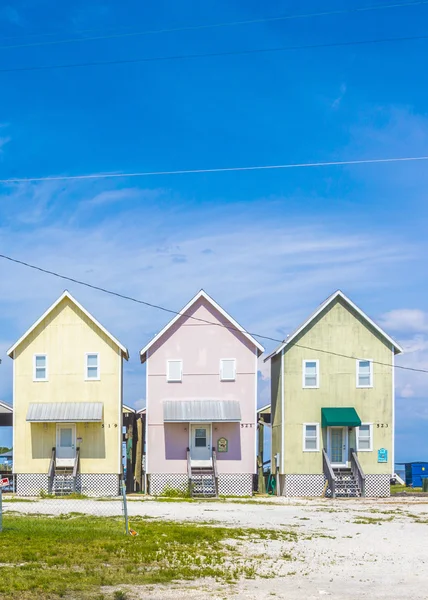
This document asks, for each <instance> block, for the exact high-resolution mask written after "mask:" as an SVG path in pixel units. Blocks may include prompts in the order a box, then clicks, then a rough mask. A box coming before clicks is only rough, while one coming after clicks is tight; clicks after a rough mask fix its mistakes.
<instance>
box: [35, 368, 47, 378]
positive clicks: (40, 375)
mask: <svg viewBox="0 0 428 600" xmlns="http://www.w3.org/2000/svg"><path fill="white" fill-rule="evenodd" d="M36 379H46V369H45V367H42V368H40V367H39V368H37V367H36Z"/></svg>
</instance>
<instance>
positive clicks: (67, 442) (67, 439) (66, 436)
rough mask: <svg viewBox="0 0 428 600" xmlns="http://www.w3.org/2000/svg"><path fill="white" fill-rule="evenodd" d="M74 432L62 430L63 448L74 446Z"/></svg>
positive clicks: (60, 433)
mask: <svg viewBox="0 0 428 600" xmlns="http://www.w3.org/2000/svg"><path fill="white" fill-rule="evenodd" d="M72 437H73V435H72V430H71V429H60V432H59V445H60V446H61V447H62V448H71V446H72Z"/></svg>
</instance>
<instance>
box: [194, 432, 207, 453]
mask: <svg viewBox="0 0 428 600" xmlns="http://www.w3.org/2000/svg"><path fill="white" fill-rule="evenodd" d="M206 445H207V430H206V429H195V447H196V448H205V447H206Z"/></svg>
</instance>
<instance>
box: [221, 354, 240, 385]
mask: <svg viewBox="0 0 428 600" xmlns="http://www.w3.org/2000/svg"><path fill="white" fill-rule="evenodd" d="M225 360H233V377H223V361H225ZM235 380H236V358H220V381H235Z"/></svg>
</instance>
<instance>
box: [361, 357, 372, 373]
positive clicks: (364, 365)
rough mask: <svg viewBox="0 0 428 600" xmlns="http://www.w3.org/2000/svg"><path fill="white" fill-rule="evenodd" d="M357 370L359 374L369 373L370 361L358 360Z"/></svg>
mask: <svg viewBox="0 0 428 600" xmlns="http://www.w3.org/2000/svg"><path fill="white" fill-rule="evenodd" d="M359 366H360V368H359V372H360V374H361V375H370V361H369V360H360V363H359Z"/></svg>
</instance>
